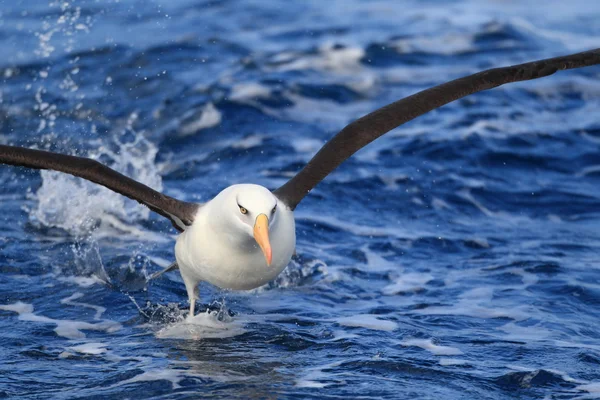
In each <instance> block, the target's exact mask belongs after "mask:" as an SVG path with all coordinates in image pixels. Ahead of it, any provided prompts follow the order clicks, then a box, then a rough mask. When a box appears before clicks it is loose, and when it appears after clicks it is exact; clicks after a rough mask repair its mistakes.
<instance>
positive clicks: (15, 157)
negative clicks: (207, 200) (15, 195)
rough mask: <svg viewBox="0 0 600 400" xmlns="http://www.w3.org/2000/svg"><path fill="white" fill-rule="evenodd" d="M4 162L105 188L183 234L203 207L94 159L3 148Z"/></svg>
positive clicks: (0, 153)
mask: <svg viewBox="0 0 600 400" xmlns="http://www.w3.org/2000/svg"><path fill="white" fill-rule="evenodd" d="M0 163H3V164H9V165H14V166H20V167H27V168H34V169H49V170H54V171H60V172H64V173H67V174H70V175H74V176H77V177H80V178H83V179H86V180H88V181H91V182H94V183H97V184H99V185H102V186H105V187H107V188H109V189H110V190H112V191H114V192H117V193H119V194H122V195H123V196H127V197H129V198H130V199H133V200H136V201H138V202H139V203H141V204H143V205H145V206H146V207H148V208H149V209H151V210H152V211H154V212H156V213H158V214H160V215H162V216H163V217H166V218H168V219H169V220H170V221H171V223H172V224H173V226H174V227H175V228H176V229H178V230H180V231H183V230H184V229H185V227H186V226H189V225H191V223H192V222H193V221H194V216H195V215H196V212H197V210H198V208H199V207H200V204H197V203H188V202H185V201H181V200H177V199H175V198H173V197H169V196H166V195H164V194H162V193H160V192H157V191H156V190H154V189H152V188H150V187H148V186H146V185H144V184H143V183H140V182H138V181H136V180H134V179H131V178H129V177H127V176H125V175H123V174H121V173H119V172H117V171H115V170H113V169H111V168H109V167H107V166H106V165H103V164H101V163H99V162H98V161H96V160H92V159H90V158H85V157H76V156H70V155H66V154H59V153H52V152H49V151H43V150H34V149H27V148H23V147H15V146H5V145H0Z"/></svg>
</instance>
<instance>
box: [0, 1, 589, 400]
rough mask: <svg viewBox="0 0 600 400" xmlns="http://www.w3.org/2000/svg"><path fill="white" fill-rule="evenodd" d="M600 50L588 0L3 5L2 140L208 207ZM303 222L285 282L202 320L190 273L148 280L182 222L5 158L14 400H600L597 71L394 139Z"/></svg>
mask: <svg viewBox="0 0 600 400" xmlns="http://www.w3.org/2000/svg"><path fill="white" fill-rule="evenodd" d="M596 47H600V2H597V1H592V0H590V1H585V0H569V1H562V0H560V1H559V0H548V1H545V2H543V5H542V3H541V2H522V1H516V0H515V1H511V0H496V1H492V0H488V1H479V0H456V1H450V0H447V1H392V0H390V1H366V0H329V1H317V0H305V1H297V2H292V1H283V0H281V1H256V0H249V1H245V0H223V1H217V0H207V1H205V0H181V1H173V0H170V1H167V0H82V1H78V0H73V1H71V0H61V1H43V0H38V1H34V0H26V1H25V0H23V1H20V0H1V1H0V82H1V83H0V143H2V144H12V145H19V146H28V147H35V148H40V149H48V150H53V151H59V152H63V153H68V154H75V155H81V156H88V157H93V158H96V159H98V160H100V161H102V162H104V163H106V164H107V165H109V166H111V167H113V168H115V169H117V170H119V171H121V172H123V173H125V174H127V175H129V176H131V177H133V178H135V179H138V180H140V181H142V182H144V183H146V184H148V185H150V186H152V187H153V188H156V189H158V190H162V191H164V192H165V193H166V194H168V195H170V196H174V197H177V198H180V199H183V200H187V201H197V202H203V201H206V200H208V199H210V198H211V197H212V196H214V195H216V194H217V193H218V192H219V191H220V190H222V189H223V188H225V187H227V186H228V185H231V184H235V183H257V184H261V185H264V186H266V187H268V188H271V189H275V188H276V187H278V186H279V185H281V184H283V183H284V182H286V180H287V179H288V178H289V177H291V176H293V175H294V173H295V172H297V171H298V170H299V169H300V168H301V167H302V166H303V165H304V163H306V162H307V161H308V160H309V159H310V158H311V157H312V155H313V154H314V153H315V152H316V151H317V150H318V149H319V148H320V146H322V145H323V143H325V141H327V140H328V139H329V138H331V137H332V136H333V135H334V134H335V133H336V132H337V131H339V130H340V129H341V128H343V127H344V126H345V125H346V124H347V123H349V122H351V121H353V120H354V119H356V118H358V117H360V116H362V115H364V114H366V113H368V112H370V111H373V110H375V109H377V108H378V107H381V106H383V105H385V104H388V103H390V102H392V101H395V100H397V99H400V98H402V97H404V96H407V95H410V94H412V93H415V92H417V91H419V90H422V89H425V88H427V87H430V86H433V85H437V84H440V83H443V82H444V81H446V80H449V79H454V78H457V77H460V76H464V75H467V74H471V73H474V72H477V71H479V70H482V69H487V68H491V67H495V66H502V65H510V64H515V63H521V62H526V61H531V60H535V59H541V58H547V57H552V56H558V55H564V54H569V53H574V52H578V51H583V50H586V49H591V48H596ZM296 221H297V237H298V243H297V256H296V257H295V258H294V259H293V261H292V262H291V263H290V265H289V266H288V268H287V269H286V270H285V271H284V272H283V273H282V274H281V275H280V276H279V277H278V278H277V279H276V280H275V281H274V282H272V283H270V284H268V285H266V286H265V287H261V288H258V289H256V290H252V291H248V292H230V291H223V290H219V289H218V288H215V287H213V286H210V285H208V284H201V285H200V296H201V301H200V302H199V306H198V307H199V308H200V312H199V314H198V316H196V317H195V318H194V319H193V320H192V321H188V322H186V321H185V320H184V319H185V315H186V313H187V307H188V304H187V296H186V292H185V288H184V285H183V282H182V280H181V278H180V276H179V274H178V273H177V272H173V273H169V274H166V275H164V276H163V277H162V278H160V279H157V280H155V281H151V282H150V283H147V282H146V278H147V277H148V275H150V274H152V273H154V272H156V271H159V270H160V269H161V268H164V267H165V266H167V265H169V264H170V263H171V262H172V261H173V260H174V253H173V247H174V243H175V238H176V234H177V232H176V231H175V230H174V229H173V228H172V227H171V226H170V224H169V222H168V221H167V220H165V219H163V218H162V217H160V216H157V215H154V214H151V213H150V212H149V211H148V210H147V209H145V208H143V207H141V206H139V205H137V203H135V202H133V201H130V200H125V199H124V198H123V197H121V196H119V195H116V194H114V193H112V192H109V191H108V190H106V189H104V188H99V187H97V186H95V185H93V184H90V183H88V182H84V181H82V180H79V179H75V178H72V177H69V176H66V175H62V174H57V173H52V172H43V173H40V172H39V171H32V170H26V169H22V168H15V167H9V166H2V165H0V232H1V233H0V397H7V398H22V399H28V398H29V399H50V398H51V399H77V398H80V399H84V398H85V399H93V398H96V399H107V398H117V399H126V398H132V399H141V398H144V399H145V398H148V399H188V398H189V399H195V398H203V397H206V398H209V397H210V398H222V399H233V398H237V399H248V398H261V399H262V398H269V399H271V398H273V399H274V398H298V399H300V398H315V399H335V398H342V399H358V398H361V399H379V398H386V399H417V398H418V399H436V400H439V399H444V400H454V399H468V398H470V399H513V398H514V399H590V398H600V67H591V68H586V69H580V70H573V71H566V72H560V73H558V74H556V75H554V76H551V77H548V78H544V79H541V80H537V81H531V82H524V83H518V84H512V85H508V86H504V87H501V88H498V89H494V90H491V91H488V92H483V93H479V94H476V95H473V96H470V97H468V98H465V99H462V100H459V101H457V102H455V103H452V104H450V105H448V106H445V107H443V108H441V109H438V110H435V111H433V112H431V113H429V114H427V115H424V116H422V117H420V118H418V119H417V120H414V121H412V122H410V123H408V124H406V125H405V126H402V127H401V128H399V129H396V130H394V131H392V132H390V133H388V134H387V135H385V136H383V137H382V138H380V139H379V140H377V141H376V142H374V143H372V144H371V145H369V146H367V147H366V148H364V149H363V150H361V151H360V152H359V153H358V154H357V155H356V156H354V157H353V158H351V159H350V160H348V161H347V162H346V163H344V164H343V165H342V166H341V167H340V168H339V169H337V170H336V171H335V172H333V173H332V174H331V175H330V176H329V177H327V179H326V180H325V181H323V182H322V183H321V184H320V185H318V186H317V187H316V188H315V190H314V191H313V192H312V193H311V194H310V195H309V196H308V197H307V198H306V199H305V200H304V201H303V202H302V204H301V205H300V206H299V207H298V209H297V210H296ZM200 303H201V304H200Z"/></svg>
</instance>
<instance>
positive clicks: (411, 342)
mask: <svg viewBox="0 0 600 400" xmlns="http://www.w3.org/2000/svg"><path fill="white" fill-rule="evenodd" d="M400 344H401V345H402V346H407V347H408V346H414V347H420V348H421V349H424V350H427V351H429V352H430V353H431V354H433V355H436V356H458V355H461V354H463V352H462V351H460V350H459V349H457V348H456V347H450V346H438V345H436V344H434V343H433V341H432V339H407V340H403V341H402V342H400Z"/></svg>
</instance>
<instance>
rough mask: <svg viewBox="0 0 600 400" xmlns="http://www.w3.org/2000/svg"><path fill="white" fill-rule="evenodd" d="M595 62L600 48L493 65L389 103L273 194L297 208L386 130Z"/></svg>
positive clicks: (344, 132) (349, 128) (327, 146)
mask: <svg viewBox="0 0 600 400" xmlns="http://www.w3.org/2000/svg"><path fill="white" fill-rule="evenodd" d="M595 64H600V49H595V50H590V51H585V52H583V53H577V54H572V55H568V56H564V57H556V58H549V59H546V60H540V61H533V62H529V63H526V64H520V65H514V66H512V67H503V68H494V69H488V70H487V71H483V72H479V73H477V74H473V75H469V76H466V77H464V78H459V79H456V80H453V81H450V82H447V83H444V84H441V85H439V86H435V87H432V88H430V89H426V90H423V91H422V92H419V93H416V94H413V95H412V96H409V97H406V98H404V99H402V100H398V101H396V102H395V103H392V104H388V105H387V106H385V107H382V108H380V109H378V110H376V111H373V112H372V113H370V114H367V115H365V116H364V117H362V118H360V119H358V120H356V121H354V122H352V123H351V124H349V125H348V126H346V127H345V128H344V129H342V130H341V131H340V132H339V133H338V134H337V135H335V136H334V137H333V139H331V140H330V141H329V142H327V143H325V145H324V146H323V147H322V148H321V150H319V152H318V153H317V154H316V155H315V156H314V157H313V158H312V159H311V160H310V161H309V162H308V164H307V165H306V166H305V167H304V168H303V169H302V170H301V171H300V172H299V173H298V174H296V176H294V177H293V178H292V179H290V180H289V181H288V182H287V183H286V184H284V185H283V186H281V187H280V188H279V189H277V190H275V191H274V192H273V193H275V195H276V196H277V197H278V198H279V199H281V200H282V201H283V202H284V203H285V204H286V205H287V206H289V207H290V208H291V209H292V210H293V209H294V208H296V206H297V205H298V203H300V201H302V199H303V198H304V196H306V195H307V194H308V193H309V192H310V191H311V190H312V188H314V187H315V186H316V185H317V184H318V183H319V182H321V181H322V180H323V178H325V177H326V176H327V175H329V174H330V173H331V171H333V170H334V169H336V168H337V167H338V166H339V165H340V164H341V163H342V162H343V161H344V160H346V159H347V158H348V157H350V156H351V155H352V154H354V153H356V152H357V151H358V150H360V149H361V148H363V147H364V146H366V145H367V144H369V143H371V142H372V141H373V140H375V139H377V138H378V137H380V136H381V135H383V134H384V133H386V132H389V131H390V130H392V129H394V128H396V127H398V126H400V125H402V124H404V123H405V122H408V121H410V120H412V119H414V118H416V117H418V116H420V115H422V114H425V113H426V112H429V111H431V110H433V109H435V108H438V107H441V106H443V105H444V104H448V103H450V102H452V101H454V100H458V99H460V98H462V97H465V96H468V95H470V94H473V93H476V92H480V91H482V90H487V89H491V88H495V87H497V86H501V85H504V84H505V83H510V82H518V81H526V80H530V79H537V78H542V77H544V76H548V75H552V74H553V73H555V72H556V71H558V70H562V69H571V68H581V67H587V66H590V65H595Z"/></svg>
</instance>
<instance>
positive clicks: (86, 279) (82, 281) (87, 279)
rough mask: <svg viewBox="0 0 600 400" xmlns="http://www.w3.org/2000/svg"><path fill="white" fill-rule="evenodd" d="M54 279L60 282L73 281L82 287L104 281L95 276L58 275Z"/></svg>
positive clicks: (103, 282)
mask: <svg viewBox="0 0 600 400" xmlns="http://www.w3.org/2000/svg"><path fill="white" fill-rule="evenodd" d="M56 279H57V280H58V281H60V282H67V283H74V284H76V285H77V286H79V287H82V288H89V287H90V286H93V285H95V284H97V283H101V284H105V283H106V282H105V281H103V280H102V279H99V278H98V277H96V276H59V277H57V278H56Z"/></svg>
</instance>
